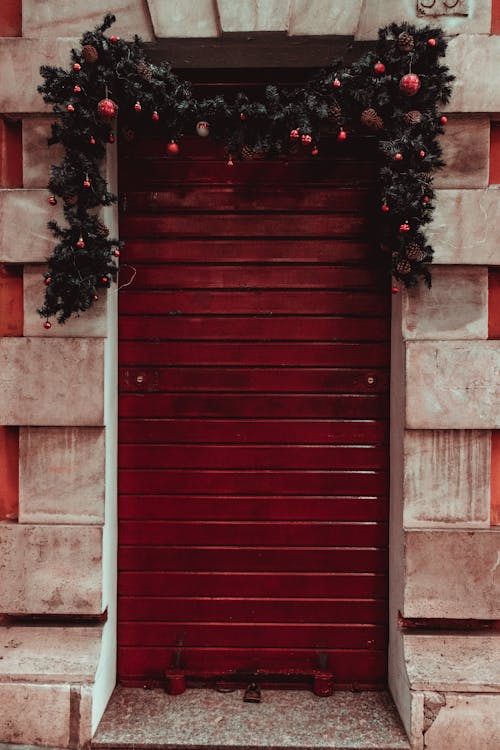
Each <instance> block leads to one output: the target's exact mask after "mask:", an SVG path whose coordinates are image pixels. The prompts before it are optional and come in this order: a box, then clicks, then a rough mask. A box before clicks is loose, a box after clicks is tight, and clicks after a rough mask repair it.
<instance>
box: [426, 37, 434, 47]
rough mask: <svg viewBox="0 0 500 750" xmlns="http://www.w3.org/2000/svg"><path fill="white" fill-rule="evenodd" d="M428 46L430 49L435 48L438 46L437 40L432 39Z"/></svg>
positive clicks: (429, 40) (428, 41)
mask: <svg viewBox="0 0 500 750" xmlns="http://www.w3.org/2000/svg"><path fill="white" fill-rule="evenodd" d="M427 44H428V45H429V47H435V46H436V40H435V39H433V38H432V37H431V39H428V40H427Z"/></svg>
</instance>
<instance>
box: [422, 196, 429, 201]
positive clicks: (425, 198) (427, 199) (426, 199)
mask: <svg viewBox="0 0 500 750" xmlns="http://www.w3.org/2000/svg"><path fill="white" fill-rule="evenodd" d="M429 201H430V198H429V196H428V195H424V197H423V198H422V203H429Z"/></svg>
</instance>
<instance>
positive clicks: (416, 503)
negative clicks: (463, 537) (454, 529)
mask: <svg viewBox="0 0 500 750" xmlns="http://www.w3.org/2000/svg"><path fill="white" fill-rule="evenodd" d="M404 445H405V462H404V467H405V468H404V472H405V473H404V525H405V526H406V527H410V528H416V527H430V526H441V527H442V526H443V525H447V524H450V525H455V526H468V527H474V526H475V527H481V526H483V527H488V526H489V523H490V449H491V440H490V432H488V431H486V430H484V431H480V430H407V432H406V434H405V438H404Z"/></svg>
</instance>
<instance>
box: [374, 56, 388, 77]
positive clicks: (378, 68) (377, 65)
mask: <svg viewBox="0 0 500 750" xmlns="http://www.w3.org/2000/svg"><path fill="white" fill-rule="evenodd" d="M373 70H374V71H375V73H376V74H377V75H379V76H381V75H382V73H385V65H384V63H383V62H382V61H381V60H379V61H378V62H376V63H375V65H374V66H373Z"/></svg>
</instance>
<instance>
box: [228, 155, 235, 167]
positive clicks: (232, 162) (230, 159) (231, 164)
mask: <svg viewBox="0 0 500 750" xmlns="http://www.w3.org/2000/svg"><path fill="white" fill-rule="evenodd" d="M227 166H228V167H234V161H233V157H232V155H231V154H229V159H228V160H227Z"/></svg>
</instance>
